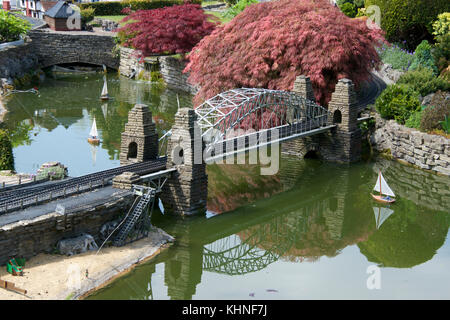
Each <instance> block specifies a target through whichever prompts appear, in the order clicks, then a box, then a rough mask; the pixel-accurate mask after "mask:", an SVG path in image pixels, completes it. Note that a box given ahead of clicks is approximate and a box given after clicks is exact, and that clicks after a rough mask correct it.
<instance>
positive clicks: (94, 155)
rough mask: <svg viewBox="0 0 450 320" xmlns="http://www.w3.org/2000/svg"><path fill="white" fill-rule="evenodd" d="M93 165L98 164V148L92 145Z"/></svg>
mask: <svg viewBox="0 0 450 320" xmlns="http://www.w3.org/2000/svg"><path fill="white" fill-rule="evenodd" d="M91 153H92V164H93V165H94V166H95V163H96V162H97V146H94V145H92V144H91Z"/></svg>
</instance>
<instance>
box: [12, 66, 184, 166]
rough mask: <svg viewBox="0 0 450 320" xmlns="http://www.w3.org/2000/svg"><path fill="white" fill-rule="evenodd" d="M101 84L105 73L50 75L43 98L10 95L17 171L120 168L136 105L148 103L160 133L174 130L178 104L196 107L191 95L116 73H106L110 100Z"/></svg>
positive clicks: (25, 94) (42, 86) (40, 96)
mask: <svg viewBox="0 0 450 320" xmlns="http://www.w3.org/2000/svg"><path fill="white" fill-rule="evenodd" d="M102 86H103V77H102V75H101V74H89V75H83V76H80V75H70V76H64V77H61V78H58V79H52V78H48V79H46V80H45V81H44V82H43V83H42V84H41V85H40V86H39V91H40V95H39V96H38V95H35V94H30V93H20V94H15V95H12V96H9V97H8V100H7V101H6V106H7V109H8V111H9V112H8V113H7V114H6V116H5V123H4V126H6V127H7V128H8V129H9V130H10V131H11V134H12V141H13V146H14V154H15V157H16V161H15V163H16V169H17V171H19V172H33V171H34V170H35V169H36V167H39V165H40V164H42V162H46V161H51V160H57V161H61V162H63V163H64V164H65V165H67V166H68V167H69V173H70V174H71V175H82V174H86V173H90V172H94V171H97V170H103V169H109V168H112V167H115V166H118V165H119V153H120V135H121V133H122V132H123V129H124V126H125V123H126V122H127V117H128V112H129V110H131V108H132V107H133V106H134V104H136V103H138V102H142V103H145V104H147V105H148V106H149V108H150V109H151V111H152V114H153V121H154V122H155V123H156V128H157V130H158V133H159V134H160V135H162V134H163V133H165V132H166V131H167V130H168V129H169V128H171V126H172V123H173V119H174V114H175V113H176V111H177V109H178V103H180V106H182V107H190V106H192V104H191V95H189V94H183V93H180V92H174V91H171V90H168V89H166V88H164V87H161V86H159V85H153V84H149V83H147V82H138V81H132V80H129V79H127V78H125V77H119V76H117V75H112V74H110V75H108V91H109V94H110V96H111V100H109V101H108V102H106V103H105V102H102V101H101V100H100V99H99V97H100V92H101V89H102ZM94 117H95V119H96V121H97V127H98V131H99V135H100V138H101V141H102V144H101V145H100V147H99V148H98V149H97V152H96V160H95V161H91V159H93V156H92V155H91V154H92V150H91V148H90V147H89V145H87V142H86V139H87V135H88V133H89V129H90V127H91V125H92V121H93V119H94ZM29 154H33V158H34V159H33V160H34V161H32V160H30V159H29V158H30V157H29ZM34 162H36V163H34Z"/></svg>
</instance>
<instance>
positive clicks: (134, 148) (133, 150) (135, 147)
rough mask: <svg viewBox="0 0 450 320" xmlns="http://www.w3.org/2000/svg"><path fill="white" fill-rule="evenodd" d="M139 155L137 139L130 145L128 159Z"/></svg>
mask: <svg viewBox="0 0 450 320" xmlns="http://www.w3.org/2000/svg"><path fill="white" fill-rule="evenodd" d="M137 155H138V144H137V143H136V142H135V141H132V142H130V144H129V145H128V153H127V159H136V158H137Z"/></svg>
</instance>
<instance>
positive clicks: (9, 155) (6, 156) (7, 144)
mask: <svg viewBox="0 0 450 320" xmlns="http://www.w3.org/2000/svg"><path fill="white" fill-rule="evenodd" d="M0 170H14V156H13V151H12V145H11V140H10V139H9V134H8V131H6V130H1V129H0Z"/></svg>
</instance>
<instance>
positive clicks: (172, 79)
mask: <svg viewBox="0 0 450 320" xmlns="http://www.w3.org/2000/svg"><path fill="white" fill-rule="evenodd" d="M152 60H153V61H152V63H155V62H156V63H157V64H158V65H159V67H158V69H159V71H160V73H161V76H162V78H163V79H164V82H165V83H166V84H167V86H168V87H169V88H170V89H175V90H181V91H185V92H189V93H192V94H195V93H196V92H197V91H198V88H196V86H194V85H192V84H190V83H189V82H188V80H187V79H188V77H189V74H188V73H183V70H184V68H185V67H186V62H185V61H183V60H180V59H178V58H175V57H173V56H157V57H152ZM145 63H147V62H141V63H139V51H136V50H133V49H130V48H124V47H121V48H120V68H119V72H120V74H122V75H124V76H126V77H133V76H136V77H137V76H138V75H139V74H140V73H141V72H142V71H146V67H145Z"/></svg>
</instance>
